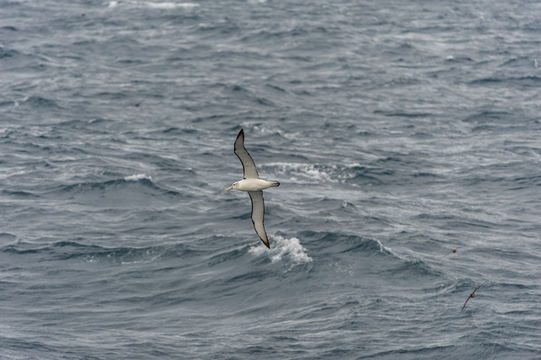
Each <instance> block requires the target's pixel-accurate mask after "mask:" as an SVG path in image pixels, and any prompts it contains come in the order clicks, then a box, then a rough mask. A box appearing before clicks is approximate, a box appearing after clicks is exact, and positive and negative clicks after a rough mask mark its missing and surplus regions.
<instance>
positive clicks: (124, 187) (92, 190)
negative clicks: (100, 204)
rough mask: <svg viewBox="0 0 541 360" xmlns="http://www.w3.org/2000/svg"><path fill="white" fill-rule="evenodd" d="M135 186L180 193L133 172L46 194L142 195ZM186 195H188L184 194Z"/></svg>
mask: <svg viewBox="0 0 541 360" xmlns="http://www.w3.org/2000/svg"><path fill="white" fill-rule="evenodd" d="M137 187H142V188H143V189H147V190H148V191H151V192H156V193H157V194H160V195H164V196H167V197H177V196H180V195H181V194H180V193H179V192H178V191H175V190H171V189H167V188H164V187H162V186H159V185H157V184H156V183H155V182H154V181H153V180H152V177H151V176H149V175H146V174H134V175H128V176H125V177H124V178H121V179H112V180H106V181H95V182H79V183H73V184H69V185H60V186H58V187H57V188H56V189H54V190H52V191H50V192H49V193H48V194H47V195H49V196H50V195H53V194H57V195H64V196H65V195H77V194H78V195H92V194H105V193H108V194H110V195H117V197H118V195H119V194H118V192H119V191H127V192H129V193H133V195H134V196H135V195H136V194H138V195H139V196H142V195H144V194H141V193H140V192H138V191H136V188H137ZM186 196H189V195H188V194H186ZM129 200H130V199H129V198H126V201H129Z"/></svg>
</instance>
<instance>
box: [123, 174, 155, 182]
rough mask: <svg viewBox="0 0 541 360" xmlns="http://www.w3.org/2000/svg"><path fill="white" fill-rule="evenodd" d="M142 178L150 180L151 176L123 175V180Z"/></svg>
mask: <svg viewBox="0 0 541 360" xmlns="http://www.w3.org/2000/svg"><path fill="white" fill-rule="evenodd" d="M143 179H147V180H150V181H152V176H150V175H146V174H135V175H130V176H126V177H124V180H126V181H139V180H143Z"/></svg>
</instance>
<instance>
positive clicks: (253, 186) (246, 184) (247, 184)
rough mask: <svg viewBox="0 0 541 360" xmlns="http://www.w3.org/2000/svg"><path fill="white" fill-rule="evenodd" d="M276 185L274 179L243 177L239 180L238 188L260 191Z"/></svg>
mask: <svg viewBox="0 0 541 360" xmlns="http://www.w3.org/2000/svg"><path fill="white" fill-rule="evenodd" d="M271 186H275V185H274V182H273V181H267V180H263V179H243V180H241V181H239V182H238V186H237V189H238V190H242V191H258V190H263V189H266V188H269V187H271Z"/></svg>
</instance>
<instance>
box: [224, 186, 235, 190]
mask: <svg viewBox="0 0 541 360" xmlns="http://www.w3.org/2000/svg"><path fill="white" fill-rule="evenodd" d="M231 189H233V186H230V187H226V188H225V191H229V190H231Z"/></svg>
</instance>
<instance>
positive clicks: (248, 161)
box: [233, 129, 259, 179]
mask: <svg viewBox="0 0 541 360" xmlns="http://www.w3.org/2000/svg"><path fill="white" fill-rule="evenodd" d="M233 151H234V152H235V155H237V157H238V158H239V160H240V163H241V164H242V174H243V176H244V178H245V179H247V178H255V179H259V173H258V172H257V168H256V167H255V162H254V159H252V157H251V156H250V153H248V151H247V150H246V148H245V147H244V129H240V131H239V134H238V135H237V138H236V139H235V145H234V146H233Z"/></svg>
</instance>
